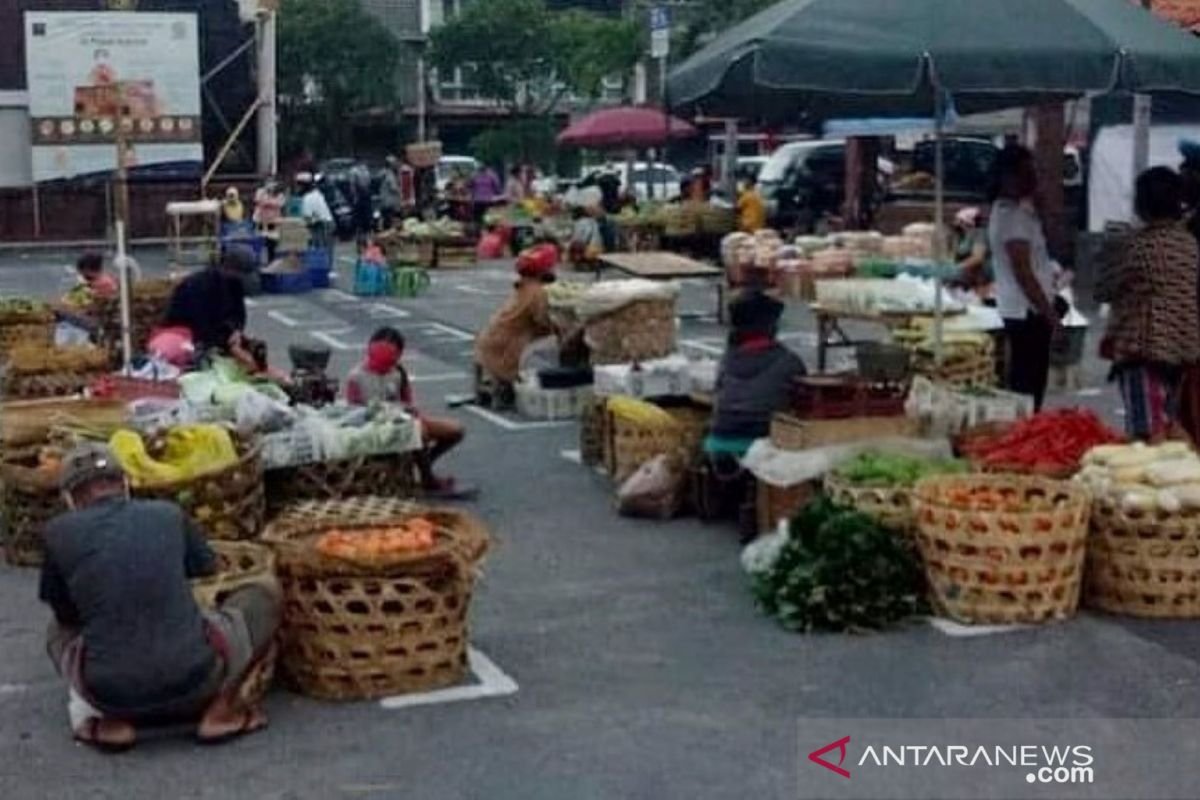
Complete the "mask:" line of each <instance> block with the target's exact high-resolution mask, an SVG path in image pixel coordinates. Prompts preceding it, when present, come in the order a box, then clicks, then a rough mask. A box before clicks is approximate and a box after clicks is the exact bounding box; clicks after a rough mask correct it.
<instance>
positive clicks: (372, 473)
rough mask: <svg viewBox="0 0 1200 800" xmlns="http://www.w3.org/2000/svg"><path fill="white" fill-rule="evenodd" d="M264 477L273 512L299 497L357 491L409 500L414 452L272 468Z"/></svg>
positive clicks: (345, 494)
mask: <svg viewBox="0 0 1200 800" xmlns="http://www.w3.org/2000/svg"><path fill="white" fill-rule="evenodd" d="M263 481H264V484H265V486H266V495H267V509H268V511H269V512H270V513H272V514H274V513H275V512H276V511H279V510H280V509H282V508H284V507H286V506H288V505H290V504H293V503H296V502H299V501H302V500H343V499H345V498H348V497H354V496H357V495H376V496H379V497H397V498H401V499H408V500H411V499H412V498H414V497H416V496H417V494H418V484H417V479H416V457H415V455H414V454H413V453H395V454H387V455H378V456H361V457H358V458H351V459H347V460H344V461H330V462H325V463H317V464H304V465H301V466H296V467H285V468H283V469H273V470H268V471H267V472H266V474H265V475H264V477H263Z"/></svg>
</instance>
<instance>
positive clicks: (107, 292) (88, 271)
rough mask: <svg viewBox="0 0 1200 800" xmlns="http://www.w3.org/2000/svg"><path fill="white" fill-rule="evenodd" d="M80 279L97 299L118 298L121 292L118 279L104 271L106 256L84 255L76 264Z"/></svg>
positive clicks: (97, 254) (96, 254)
mask: <svg viewBox="0 0 1200 800" xmlns="http://www.w3.org/2000/svg"><path fill="white" fill-rule="evenodd" d="M75 272H77V273H78V274H79V279H80V280H81V281H82V282H83V285H84V286H86V287H87V288H88V290H89V291H91V293H92V294H93V295H94V296H96V297H116V296H117V293H118V292H119V291H120V287H119V286H118V285H117V279H116V278H114V277H113V276H112V275H111V274H109V273H107V272H105V271H104V256H102V255H100V254H99V253H84V254H83V255H81V256H80V257H79V259H78V260H77V261H76V262H75Z"/></svg>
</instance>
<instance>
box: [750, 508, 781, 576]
mask: <svg viewBox="0 0 1200 800" xmlns="http://www.w3.org/2000/svg"><path fill="white" fill-rule="evenodd" d="M787 540H788V524H787V521H786V520H780V521H779V527H777V528H776V529H775V532H774V533H770V534H767V535H766V536H760V537H758V538H757V539H755V540H754V541H753V542H751V543H750V544H748V545H746V546H745V547H744V548H742V569H743V570H745V572H746V574H747V575H750V576H755V575H765V574H767V573H768V572H770V571H771V569H772V568H774V566H775V562H777V561H778V560H779V554H780V553H781V552H783V546H784V545H785V544H787Z"/></svg>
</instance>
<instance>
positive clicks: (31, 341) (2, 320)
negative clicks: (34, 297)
mask: <svg viewBox="0 0 1200 800" xmlns="http://www.w3.org/2000/svg"><path fill="white" fill-rule="evenodd" d="M53 342H54V312H53V311H51V310H50V307H49V306H46V305H45V304H43V303H36V302H33V301H30V300H4V301H0V353H7V352H8V351H9V350H11V349H12V348H14V347H16V346H18V345H33V346H38V345H40V346H43V347H49V346H50V345H51V344H53Z"/></svg>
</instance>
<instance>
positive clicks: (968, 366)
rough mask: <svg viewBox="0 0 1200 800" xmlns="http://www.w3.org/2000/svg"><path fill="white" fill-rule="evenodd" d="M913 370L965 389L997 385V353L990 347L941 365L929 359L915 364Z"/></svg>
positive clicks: (918, 373) (938, 381) (934, 379)
mask: <svg viewBox="0 0 1200 800" xmlns="http://www.w3.org/2000/svg"><path fill="white" fill-rule="evenodd" d="M913 372H914V373H915V374H917V375H923V376H925V377H927V378H929V379H930V380H932V381H935V382H937V383H945V384H949V385H951V386H955V387H958V388H964V389H968V388H973V387H981V388H986V387H991V386H995V385H996V361H995V355H994V354H993V353H992V351H991V350H988V349H980V350H978V351H977V352H975V353H973V354H971V355H969V356H964V357H961V358H958V359H956V360H954V361H948V362H946V363H944V364H942V365H941V366H940V367H939V366H937V365H935V364H933V363H932V362H929V361H919V362H918V363H917V364H915V365H914V366H913Z"/></svg>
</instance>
